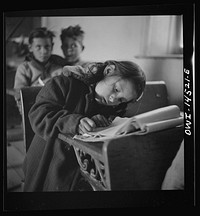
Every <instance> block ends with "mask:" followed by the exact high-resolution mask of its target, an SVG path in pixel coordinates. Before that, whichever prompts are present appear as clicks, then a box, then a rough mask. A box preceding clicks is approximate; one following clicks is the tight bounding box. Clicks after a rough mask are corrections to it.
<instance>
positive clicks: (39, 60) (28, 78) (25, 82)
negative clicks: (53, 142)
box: [14, 28, 64, 112]
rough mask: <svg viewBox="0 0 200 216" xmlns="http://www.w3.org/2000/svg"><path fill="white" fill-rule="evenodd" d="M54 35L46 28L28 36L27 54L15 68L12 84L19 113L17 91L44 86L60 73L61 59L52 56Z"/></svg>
mask: <svg viewBox="0 0 200 216" xmlns="http://www.w3.org/2000/svg"><path fill="white" fill-rule="evenodd" d="M53 37H55V35H54V33H53V32H52V31H50V30H48V29H46V28H36V29H34V30H33V31H32V32H31V33H30V36H29V54H28V55H27V56H26V57H25V61H24V62H23V63H22V64H20V65H19V66H18V68H17V71H16V75H15V82H14V89H15V90H16V96H15V100H16V102H17V105H18V108H19V110H20V112H21V102H20V95H19V90H20V89H21V88H23V87H29V86H38V85H44V83H45V82H46V81H47V80H48V79H49V78H51V77H54V76H57V75H59V74H61V73H62V68H63V66H64V62H63V59H62V57H60V56H57V55H52V50H53V44H54V43H53Z"/></svg>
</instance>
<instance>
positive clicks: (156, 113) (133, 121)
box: [74, 105, 184, 141]
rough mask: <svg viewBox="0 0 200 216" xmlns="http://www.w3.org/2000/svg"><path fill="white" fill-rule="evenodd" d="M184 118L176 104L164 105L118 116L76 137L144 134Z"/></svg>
mask: <svg viewBox="0 0 200 216" xmlns="http://www.w3.org/2000/svg"><path fill="white" fill-rule="evenodd" d="M183 121H184V118H183V116H180V109H179V107H178V106H176V105H171V106H167V107H162V108H159V109H155V110H152V111H149V112H146V113H142V114H139V115H136V116H133V117H131V118H127V117H126V118H121V117H116V118H115V119H114V120H113V122H112V124H111V125H110V126H108V127H101V128H97V129H95V130H94V131H93V132H88V133H87V134H83V135H76V136H74V138H76V139H81V140H84V141H101V140H106V139H111V138H113V137H115V138H116V137H118V136H122V135H125V134H127V133H130V132H131V133H132V134H135V135H142V134H146V133H150V132H154V131H159V130H163V129H167V128H172V127H176V126H178V125H181V124H183Z"/></svg>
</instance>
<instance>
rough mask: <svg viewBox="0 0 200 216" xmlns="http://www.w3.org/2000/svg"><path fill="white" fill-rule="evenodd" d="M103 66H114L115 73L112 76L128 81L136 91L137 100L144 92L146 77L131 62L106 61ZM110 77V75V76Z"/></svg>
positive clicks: (137, 66)
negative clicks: (133, 85)
mask: <svg viewBox="0 0 200 216" xmlns="http://www.w3.org/2000/svg"><path fill="white" fill-rule="evenodd" d="M105 65H115V67H116V68H115V73H114V74H113V75H117V76H120V77H121V78H123V79H127V80H130V81H131V82H133V83H134V84H135V87H136V91H137V99H136V100H139V99H140V97H141V96H142V94H143V92H144V88H145V85H146V76H145V73H144V72H143V70H142V69H141V68H140V67H139V65H137V64H136V63H134V62H132V61H112V60H111V61H106V62H105ZM111 76H112V75H111Z"/></svg>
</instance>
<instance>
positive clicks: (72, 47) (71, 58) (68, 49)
mask: <svg viewBox="0 0 200 216" xmlns="http://www.w3.org/2000/svg"><path fill="white" fill-rule="evenodd" d="M61 48H62V51H63V54H64V56H65V59H66V60H67V62H68V63H71V64H73V63H75V62H77V61H78V60H79V58H80V54H81V52H82V51H83V46H82V45H81V44H80V43H79V41H77V40H74V39H73V38H70V37H66V38H65V39H64V41H63V44H62V46H61Z"/></svg>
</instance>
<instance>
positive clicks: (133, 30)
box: [42, 16, 144, 61]
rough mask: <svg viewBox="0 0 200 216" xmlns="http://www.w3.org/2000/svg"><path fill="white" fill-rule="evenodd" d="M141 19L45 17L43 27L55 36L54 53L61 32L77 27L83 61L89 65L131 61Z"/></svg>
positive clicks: (136, 48)
mask: <svg viewBox="0 0 200 216" xmlns="http://www.w3.org/2000/svg"><path fill="white" fill-rule="evenodd" d="M143 20H144V17H142V16H114V17H113V16H102V17H100V16H93V17H86V16H84V17H77V16H76V17H44V18H43V19H42V25H43V26H47V27H48V28H50V29H51V30H53V31H55V32H56V33H57V38H55V46H54V53H56V54H59V55H63V54H62V52H61V50H60V45H61V43H60V38H59V35H60V32H61V29H62V28H67V27H68V26H70V25H77V24H79V25H80V26H81V27H82V29H83V30H84V31H85V39H84V45H85V50H84V51H83V53H82V58H83V59H84V60H88V61H104V60H108V59H133V58H134V56H135V55H137V54H138V53H139V49H140V43H138V41H140V36H141V30H142V26H143Z"/></svg>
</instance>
